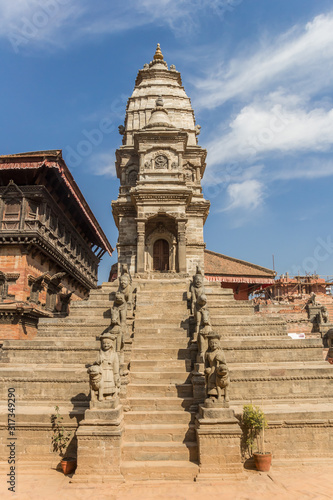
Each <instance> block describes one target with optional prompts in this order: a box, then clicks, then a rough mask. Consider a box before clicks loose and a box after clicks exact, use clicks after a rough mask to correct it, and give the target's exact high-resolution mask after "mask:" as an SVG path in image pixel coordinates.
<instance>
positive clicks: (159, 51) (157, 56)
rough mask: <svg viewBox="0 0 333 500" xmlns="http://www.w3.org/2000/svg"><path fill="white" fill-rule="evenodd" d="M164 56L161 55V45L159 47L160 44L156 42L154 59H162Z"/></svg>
mask: <svg viewBox="0 0 333 500" xmlns="http://www.w3.org/2000/svg"><path fill="white" fill-rule="evenodd" d="M163 59H164V57H163V54H162V52H161V47H160V44H159V43H158V44H157V48H156V52H155V55H154V61H158V60H160V61H163Z"/></svg>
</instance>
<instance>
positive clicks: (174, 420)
mask: <svg viewBox="0 0 333 500" xmlns="http://www.w3.org/2000/svg"><path fill="white" fill-rule="evenodd" d="M192 420H193V415H192V414H191V413H190V412H188V411H182V410H179V411H176V410H169V411H167V410H162V411H129V412H126V413H124V421H125V426H126V425H128V424H131V425H133V424H137V423H138V422H140V424H151V425H155V424H182V423H183V424H185V423H187V424H189V423H193V422H192Z"/></svg>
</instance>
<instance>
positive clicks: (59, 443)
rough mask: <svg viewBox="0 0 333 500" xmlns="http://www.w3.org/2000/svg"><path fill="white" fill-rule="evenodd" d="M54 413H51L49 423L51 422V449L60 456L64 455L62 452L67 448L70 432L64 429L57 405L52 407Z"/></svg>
mask: <svg viewBox="0 0 333 500" xmlns="http://www.w3.org/2000/svg"><path fill="white" fill-rule="evenodd" d="M54 409H55V411H56V413H53V414H52V415H51V424H52V431H53V436H52V445H53V451H57V452H58V453H59V455H60V456H61V457H63V456H64V454H65V453H64V452H65V450H66V448H67V444H68V441H69V440H70V438H71V433H70V432H68V431H66V429H65V427H64V425H63V423H62V421H63V419H64V417H62V416H61V415H60V413H59V410H60V408H59V406H55V407H54Z"/></svg>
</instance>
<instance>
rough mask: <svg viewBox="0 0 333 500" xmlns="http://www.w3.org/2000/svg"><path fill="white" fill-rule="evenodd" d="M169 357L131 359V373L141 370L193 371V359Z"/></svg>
mask: <svg viewBox="0 0 333 500" xmlns="http://www.w3.org/2000/svg"><path fill="white" fill-rule="evenodd" d="M188 361H189V363H186V361H185V360H178V359H169V360H133V361H131V373H132V374H134V373H139V372H154V373H156V372H165V371H171V370H172V371H177V372H189V371H191V363H190V361H191V360H188Z"/></svg>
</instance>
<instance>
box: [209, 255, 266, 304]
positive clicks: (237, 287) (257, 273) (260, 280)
mask: <svg viewBox="0 0 333 500" xmlns="http://www.w3.org/2000/svg"><path fill="white" fill-rule="evenodd" d="M204 269H205V277H206V279H208V280H209V281H220V283H221V286H222V288H232V289H233V291H234V296H235V299H237V300H247V299H248V298H249V295H250V294H252V293H253V292H254V291H256V290H261V289H264V288H266V287H267V286H271V285H273V284H274V282H275V281H274V278H275V276H276V272H275V271H272V270H271V269H267V268H266V267H261V266H257V265H256V264H251V263H250V262H246V261H245V260H240V259H235V258H233V257H228V256H227V255H223V254H220V253H217V252H212V251H211V250H205V268H204Z"/></svg>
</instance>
